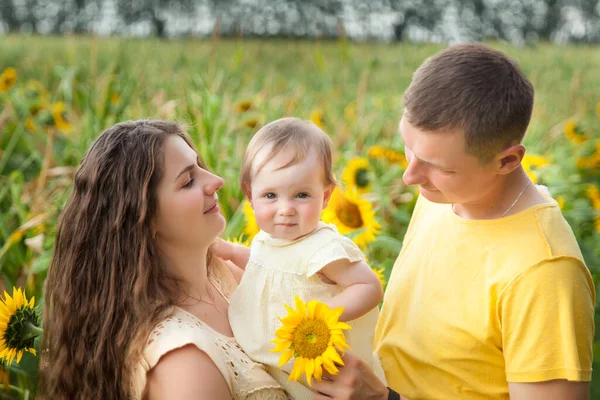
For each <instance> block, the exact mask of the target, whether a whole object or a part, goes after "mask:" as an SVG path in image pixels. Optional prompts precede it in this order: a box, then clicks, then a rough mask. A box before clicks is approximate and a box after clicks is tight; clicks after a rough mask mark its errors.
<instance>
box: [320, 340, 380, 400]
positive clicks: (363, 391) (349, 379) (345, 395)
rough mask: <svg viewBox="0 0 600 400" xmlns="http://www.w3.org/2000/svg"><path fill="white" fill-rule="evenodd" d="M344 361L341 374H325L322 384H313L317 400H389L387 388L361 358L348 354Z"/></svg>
mask: <svg viewBox="0 0 600 400" xmlns="http://www.w3.org/2000/svg"><path fill="white" fill-rule="evenodd" d="M342 360H343V361H344V366H343V367H341V368H340V372H339V374H337V375H336V376H333V375H330V374H328V373H324V374H323V378H324V379H323V380H322V381H321V382H314V383H313V385H312V389H313V391H315V392H316V393H315V397H314V399H315V400H327V399H336V400H359V399H360V400H387V398H388V389H387V387H386V386H385V385H384V384H383V382H381V381H380V380H379V378H377V376H376V375H375V373H374V372H373V371H371V369H370V368H369V367H368V366H367V365H366V364H365V363H364V362H363V361H362V360H361V359H360V358H358V357H357V356H355V355H352V354H351V353H349V352H346V354H345V355H344V357H343V358H342Z"/></svg>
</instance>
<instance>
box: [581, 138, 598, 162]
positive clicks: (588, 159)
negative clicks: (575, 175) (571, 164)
mask: <svg viewBox="0 0 600 400" xmlns="http://www.w3.org/2000/svg"><path fill="white" fill-rule="evenodd" d="M577 168H582V169H598V168H600V139H598V140H596V150H595V151H594V153H592V155H590V156H589V157H581V158H579V159H578V160H577Z"/></svg>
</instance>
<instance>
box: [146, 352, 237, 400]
mask: <svg viewBox="0 0 600 400" xmlns="http://www.w3.org/2000/svg"><path fill="white" fill-rule="evenodd" d="M146 388H147V393H148V396H147V398H148V399H149V400H151V399H154V398H157V399H161V398H182V396H184V395H186V396H189V395H190V394H193V395H194V396H195V397H197V398H209V397H210V398H212V399H229V398H231V390H230V387H229V385H228V383H227V381H226V380H225V377H224V376H223V374H222V373H221V371H220V370H219V368H218V367H217V366H216V365H215V363H214V361H213V360H212V358H211V357H210V356H209V355H208V354H206V353H205V352H203V351H201V350H200V349H198V348H197V347H196V346H194V345H193V344H187V345H184V346H183V347H179V348H176V349H174V350H172V351H169V352H168V353H166V354H165V355H163V356H162V357H161V358H160V362H158V363H157V364H156V366H155V367H154V368H152V370H150V371H149V373H148V375H147V382H146Z"/></svg>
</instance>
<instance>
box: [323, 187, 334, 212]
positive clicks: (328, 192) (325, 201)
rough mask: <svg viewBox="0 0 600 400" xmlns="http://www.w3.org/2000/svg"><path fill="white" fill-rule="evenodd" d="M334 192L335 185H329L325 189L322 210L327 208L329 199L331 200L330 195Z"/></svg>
mask: <svg viewBox="0 0 600 400" xmlns="http://www.w3.org/2000/svg"><path fill="white" fill-rule="evenodd" d="M334 190H335V185H329V187H328V188H327V189H325V191H324V192H323V210H324V209H326V208H327V205H328V204H329V199H330V198H331V194H332V193H333V191H334Z"/></svg>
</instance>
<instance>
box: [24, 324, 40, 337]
mask: <svg viewBox="0 0 600 400" xmlns="http://www.w3.org/2000/svg"><path fill="white" fill-rule="evenodd" d="M42 333H44V331H43V329H42V328H40V327H39V326H36V325H34V324H32V323H31V322H27V323H25V325H24V327H23V333H22V336H21V339H22V340H28V339H32V338H35V337H38V336H41V335H42Z"/></svg>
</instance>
